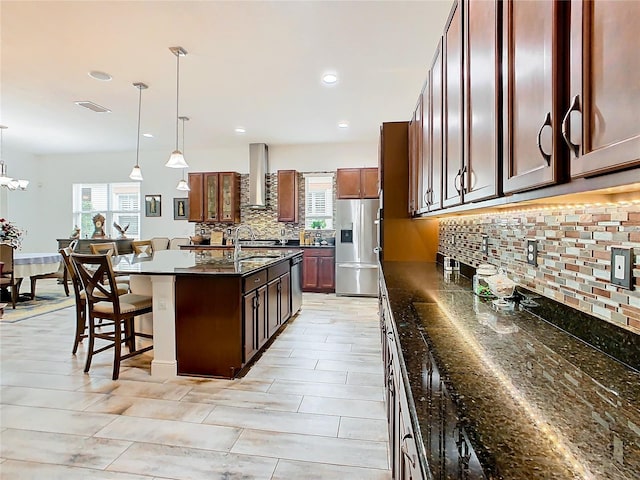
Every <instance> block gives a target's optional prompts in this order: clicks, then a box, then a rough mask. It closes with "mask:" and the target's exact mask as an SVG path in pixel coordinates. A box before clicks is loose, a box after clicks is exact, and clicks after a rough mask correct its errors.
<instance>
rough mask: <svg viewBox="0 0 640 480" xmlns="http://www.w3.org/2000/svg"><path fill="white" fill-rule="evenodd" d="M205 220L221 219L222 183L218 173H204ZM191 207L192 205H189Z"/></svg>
mask: <svg viewBox="0 0 640 480" xmlns="http://www.w3.org/2000/svg"><path fill="white" fill-rule="evenodd" d="M203 175H204V221H205V222H219V221H220V207H219V205H220V204H219V201H220V184H219V177H218V174H217V173H204V174H203ZM189 208H191V206H189Z"/></svg>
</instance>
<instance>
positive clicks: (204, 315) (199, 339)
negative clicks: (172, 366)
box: [175, 275, 244, 377]
mask: <svg viewBox="0 0 640 480" xmlns="http://www.w3.org/2000/svg"><path fill="white" fill-rule="evenodd" d="M240 280H241V279H240V277H217V276H213V275H211V276H179V277H176V286H175V295H176V298H175V301H176V356H177V362H178V375H195V376H206V377H233V376H235V375H236V373H237V372H238V371H239V370H240V369H241V368H242V366H243V363H244V362H243V352H242V349H241V345H243V325H242V303H241V297H242V285H241V281H240Z"/></svg>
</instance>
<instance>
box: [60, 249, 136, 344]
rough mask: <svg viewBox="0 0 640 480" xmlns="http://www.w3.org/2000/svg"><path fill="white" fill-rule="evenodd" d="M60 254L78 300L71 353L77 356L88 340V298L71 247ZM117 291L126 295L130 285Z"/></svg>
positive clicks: (62, 250)
mask: <svg viewBox="0 0 640 480" xmlns="http://www.w3.org/2000/svg"><path fill="white" fill-rule="evenodd" d="M59 252H60V255H61V256H62V262H63V264H64V267H65V268H66V270H67V276H68V277H69V280H70V281H71V286H72V287H73V293H74V295H75V299H76V334H75V336H74V339H73V349H72V350H71V353H72V354H73V355H75V354H76V352H77V351H78V345H79V344H80V342H82V340H83V339H84V338H87V334H86V333H85V331H86V329H87V296H86V294H85V293H84V288H83V287H82V282H81V281H80V277H79V276H78V272H77V271H76V267H75V265H74V264H73V262H72V261H71V253H73V249H72V247H71V245H70V246H68V247H65V248H61V249H60V250H59ZM117 290H118V295H124V294H125V293H127V292H128V291H129V285H127V284H126V283H118V284H117ZM102 325H103V326H104V325H105V324H104V323H103V324H102Z"/></svg>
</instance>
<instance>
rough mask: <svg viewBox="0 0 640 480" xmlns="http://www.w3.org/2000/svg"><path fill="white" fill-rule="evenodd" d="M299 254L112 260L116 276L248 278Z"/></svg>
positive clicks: (262, 251)
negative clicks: (229, 276) (216, 276)
mask: <svg viewBox="0 0 640 480" xmlns="http://www.w3.org/2000/svg"><path fill="white" fill-rule="evenodd" d="M296 255H302V251H301V250H300V249H299V248H298V247H296V248H293V249H284V248H273V249H266V248H248V247H243V248H242V252H241V254H240V258H239V261H236V262H234V260H233V248H231V249H229V248H226V249H224V248H223V249H220V248H218V249H216V248H210V249H197V250H158V251H156V252H154V253H153V255H146V254H140V255H135V254H129V255H119V256H116V257H113V269H114V271H115V272H117V273H131V274H144V275H196V274H197V275H235V276H237V275H250V274H251V273H253V272H255V271H257V270H260V269H262V268H265V267H268V266H271V265H275V264H276V263H278V262H280V261H282V260H286V259H291V258H293V257H295V256H296Z"/></svg>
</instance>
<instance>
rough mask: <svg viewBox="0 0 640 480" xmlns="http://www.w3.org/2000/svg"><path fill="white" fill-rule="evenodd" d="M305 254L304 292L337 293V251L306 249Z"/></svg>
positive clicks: (303, 270) (303, 265)
mask: <svg viewBox="0 0 640 480" xmlns="http://www.w3.org/2000/svg"><path fill="white" fill-rule="evenodd" d="M303 252H304V256H303V264H302V272H303V273H302V291H304V292H324V293H332V292H335V290H336V280H335V276H336V274H335V269H336V260H335V250H334V249H333V248H305V249H304V250H303Z"/></svg>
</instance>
